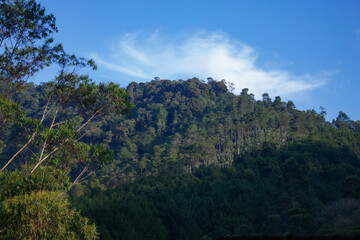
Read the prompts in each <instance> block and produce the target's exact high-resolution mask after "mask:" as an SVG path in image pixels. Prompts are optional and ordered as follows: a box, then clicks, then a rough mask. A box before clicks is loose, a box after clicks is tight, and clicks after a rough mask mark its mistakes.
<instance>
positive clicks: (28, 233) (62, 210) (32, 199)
mask: <svg viewBox="0 0 360 240" xmlns="http://www.w3.org/2000/svg"><path fill="white" fill-rule="evenodd" d="M0 217H1V219H2V221H0V229H1V230H0V237H1V238H2V239H97V232H96V227H95V225H94V224H89V222H88V220H87V219H86V218H83V217H82V216H81V215H80V213H79V212H78V211H76V210H71V209H70V203H69V202H68V200H67V198H66V196H65V195H62V193H61V192H54V191H52V192H49V191H33V192H31V193H29V194H24V195H18V196H14V197H11V198H8V199H6V200H4V201H2V202H1V211H0Z"/></svg>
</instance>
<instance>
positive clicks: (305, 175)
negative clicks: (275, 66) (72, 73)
mask: <svg viewBox="0 0 360 240" xmlns="http://www.w3.org/2000/svg"><path fill="white" fill-rule="evenodd" d="M127 92H128V96H129V98H130V100H131V102H132V103H133V107H132V110H131V114H130V115H129V116H124V115H122V116H118V115H115V114H110V115H109V116H107V117H105V118H103V119H101V120H99V121H95V125H94V126H93V127H92V129H91V132H90V133H88V135H86V136H84V138H83V141H84V142H88V143H90V142H91V143H99V144H101V145H103V146H104V148H105V149H111V150H112V156H113V161H112V162H110V163H108V164H106V165H105V166H104V167H102V168H101V169H99V170H97V171H96V172H94V174H93V175H92V176H91V177H90V178H89V180H88V181H85V182H84V183H83V184H77V185H75V186H74V187H73V188H72V189H71V190H70V193H71V196H72V198H71V199H72V201H73V204H74V206H76V207H77V208H78V209H81V210H82V213H83V214H84V215H85V216H87V217H89V218H90V219H91V220H92V221H94V222H95V223H96V225H97V226H98V230H99V232H100V236H101V238H102V239H117V238H121V236H123V237H125V238H126V239H144V238H146V239H148V238H154V239H200V238H202V237H209V238H214V237H217V236H225V235H228V236H241V235H244V234H245V235H277V236H279V235H286V234H294V235H310V234H318V235H333V234H340V235H354V234H355V235H356V234H359V231H360V229H359V227H360V221H359V219H360V200H358V197H360V185H359V184H360V171H359V169H360V158H359V156H360V122H359V121H352V120H350V119H349V117H348V116H347V115H346V114H345V113H343V112H340V113H339V116H338V117H337V118H336V119H335V120H333V122H332V123H330V122H327V121H326V120H325V114H326V112H325V109H323V108H321V109H320V110H321V112H320V113H317V112H316V111H314V110H308V111H300V110H297V109H296V107H295V105H294V103H293V102H291V101H288V102H283V101H281V98H280V97H275V100H272V99H271V98H270V96H269V95H268V94H263V96H262V99H261V100H255V97H254V95H253V94H251V93H249V91H248V89H243V90H242V92H241V94H239V95H236V94H233V93H231V92H230V91H229V90H228V87H227V84H226V82H225V81H215V80H213V79H208V81H207V82H206V83H205V82H204V81H201V80H199V79H196V78H193V79H189V80H186V81H182V80H180V81H170V80H153V81H151V82H148V83H140V84H138V83H135V82H133V83H131V84H129V86H128V87H127ZM14 98H15V99H16V101H17V102H19V103H21V105H22V106H24V107H25V109H26V111H27V114H28V115H29V116H34V117H35V115H36V114H39V113H41V112H42V111H41V108H42V107H43V106H44V105H45V99H46V97H44V85H34V84H28V85H27V88H26V90H24V91H23V92H22V93H20V94H16V95H15V96H14ZM72 114H75V115H76V114H77V113H76V111H75V109H74V112H73V113H72ZM13 131H15V132H16V130H15V128H13ZM13 141H15V142H16V138H15V139H14V140H13ZM10 145H11V146H14V145H16V144H10ZM2 157H4V159H6V155H4V154H3V155H2ZM78 171H79V170H78V169H77V168H75V170H73V171H72V172H71V174H70V178H75V177H76V174H77V173H78ZM120 226H121V227H120Z"/></svg>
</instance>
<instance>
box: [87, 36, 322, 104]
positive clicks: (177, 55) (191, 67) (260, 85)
mask: <svg viewBox="0 0 360 240" xmlns="http://www.w3.org/2000/svg"><path fill="white" fill-rule="evenodd" d="M179 39H180V40H179ZM258 56H259V53H258V52H257V51H256V50H255V49H254V48H252V47H251V46H248V45H246V44H243V43H241V42H239V41H236V40H234V39H231V38H230V37H229V36H228V35H227V34H225V33H224V32H221V31H218V32H207V31H198V32H196V33H195V34H192V35H190V36H189V35H188V36H186V37H185V38H182V39H181V36H178V37H173V38H170V37H164V36H161V33H160V32H158V31H157V32H155V33H153V34H151V35H150V36H148V37H146V38H144V37H143V35H142V34H141V33H127V34H124V35H123V36H122V38H121V39H120V40H119V42H118V43H117V45H115V46H114V47H113V48H112V54H111V56H104V57H99V56H98V55H95V54H94V55H92V57H93V58H94V59H95V61H96V62H97V63H98V64H99V65H100V66H103V67H104V68H107V69H109V70H111V71H115V72H119V73H121V74H125V75H128V76H132V77H135V78H138V80H140V81H149V80H151V79H153V77H155V76H159V77H160V78H162V79H187V78H191V77H198V78H200V79H206V78H207V77H212V78H214V79H217V80H221V79H226V81H228V82H232V83H234V84H235V92H236V93H239V92H240V91H241V89H242V88H249V90H250V92H252V93H254V94H255V96H256V97H258V98H259V97H260V96H261V94H262V93H265V92H267V93H269V94H270V95H271V96H277V95H280V96H289V94H293V93H298V92H303V91H307V90H311V89H314V88H317V87H319V86H321V85H323V84H324V83H325V80H324V78H326V74H324V75H322V76H312V75H309V74H305V75H301V76H300V75H295V74H293V73H291V72H289V71H286V70H279V69H268V68H267V69H265V68H261V67H259V66H257V64H256V61H257V59H258ZM104 59H106V60H104Z"/></svg>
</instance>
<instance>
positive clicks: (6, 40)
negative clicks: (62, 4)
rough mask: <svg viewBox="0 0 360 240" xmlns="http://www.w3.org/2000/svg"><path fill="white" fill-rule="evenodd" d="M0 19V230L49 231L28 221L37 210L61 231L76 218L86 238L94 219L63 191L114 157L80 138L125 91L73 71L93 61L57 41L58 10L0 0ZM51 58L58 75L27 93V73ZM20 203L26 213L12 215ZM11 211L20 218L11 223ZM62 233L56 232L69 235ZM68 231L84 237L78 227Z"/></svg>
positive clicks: (122, 105) (121, 105) (123, 105)
mask: <svg viewBox="0 0 360 240" xmlns="http://www.w3.org/2000/svg"><path fill="white" fill-rule="evenodd" d="M0 26H1V31H0V50H1V52H0V121H1V123H2V125H1V129H0V131H1V139H0V149H1V151H2V158H1V161H0V168H1V170H0V184H1V190H0V204H1V205H2V207H1V208H2V211H1V213H0V215H1V218H0V219H1V220H0V222H1V224H0V235H1V236H2V237H8V238H14V237H16V236H18V235H16V234H17V233H21V234H25V235H23V236H26V235H27V236H33V237H34V238H38V237H39V238H42V237H49V236H52V235H51V234H53V233H51V234H50V232H48V230H46V229H45V228H44V229H42V230H39V231H42V232H41V233H34V232H32V230H31V229H32V227H31V224H30V225H29V224H26V223H29V222H32V221H33V218H39V221H40V222H46V221H50V222H52V223H53V224H55V225H54V228H58V227H60V228H61V229H63V230H64V229H65V230H64V231H65V232H66V231H67V230H66V229H73V228H77V227H75V225H76V224H78V225H77V226H78V227H80V228H79V229H81V228H82V227H84V231H87V233H86V234H85V235H86V236H87V237H85V238H96V231H95V226H94V225H87V220H84V219H82V218H81V217H80V215H79V213H76V212H74V210H71V211H70V210H69V204H68V203H67V202H66V201H67V200H66V192H67V190H68V189H69V188H71V187H72V186H73V185H74V184H77V183H79V182H81V181H82V179H84V178H86V177H87V176H89V175H91V174H92V173H93V171H94V170H95V169H97V168H98V167H99V166H101V165H103V164H104V163H105V162H108V161H110V160H111V159H112V155H111V151H110V150H109V149H108V148H107V146H104V145H101V144H91V143H89V142H87V143H85V142H83V141H82V139H83V137H84V136H85V135H86V134H88V133H89V132H91V131H94V130H95V125H94V124H92V123H96V122H98V120H99V119H101V118H103V117H104V116H106V115H107V114H110V113H114V114H122V113H128V112H129V110H130V107H131V106H130V103H129V100H128V97H127V92H126V90H125V89H122V88H120V87H119V85H118V84H114V83H108V84H105V83H100V84H97V83H95V82H94V81H92V80H91V79H90V78H89V77H88V76H87V75H80V74H78V73H77V70H78V69H79V68H82V67H86V66H90V67H92V68H93V69H96V65H95V64H94V63H93V61H92V60H86V59H84V58H78V57H76V56H75V55H69V54H67V53H66V52H65V51H64V50H63V48H62V46H61V44H55V43H54V38H53V33H54V32H56V31H57V28H56V25H55V17H54V16H53V15H52V14H46V13H45V9H44V8H43V7H41V6H40V4H37V3H36V2H35V1H33V0H2V1H1V4H0ZM52 63H55V64H57V65H58V66H59V73H58V75H57V76H56V77H55V78H54V80H52V81H49V82H47V83H44V84H42V85H40V86H38V87H37V91H38V95H37V96H36V95H35V96H26V94H27V93H29V91H28V89H27V88H31V87H32V85H29V84H27V83H26V82H27V80H28V79H30V78H31V77H32V76H34V74H35V73H37V72H38V71H40V70H41V69H43V68H44V67H46V66H49V65H50V64H52ZM20 95H21V97H20V98H19V96H20ZM24 95H25V97H26V98H30V102H31V104H32V107H33V108H32V109H29V108H27V105H28V104H29V101H23V100H24ZM64 194H65V195H64ZM56 196H58V197H56ZM32 204H35V205H37V206H42V208H43V209H42V210H44V211H45V210H46V209H47V208H49V209H53V210H54V209H55V208H56V209H57V210H54V211H55V212H56V211H60V212H61V213H59V216H63V217H61V219H59V221H60V222H61V224H65V225H66V226H63V227H61V226H60V225H58V226H56V225H57V222H56V221H52V220H49V219H47V218H48V216H47V215H44V214H42V212H41V211H39V210H40V209H38V208H37V207H34V206H33V205H32ZM57 207H58V208H57ZM24 209H27V211H28V212H29V213H30V214H29V215H22V216H21V217H20V215H19V218H17V216H10V215H9V214H12V213H15V212H18V213H19V214H20V213H21V212H22V211H24ZM46 211H48V210H46ZM49 211H50V210H49ZM9 218H14V219H15V220H16V219H18V220H16V221H17V222H16V224H15V225H14V224H13V223H11V222H9ZM66 219H69V220H66ZM15 220H14V221H15ZM60 222H59V224H60ZM74 224H75V225H74ZM69 231H70V230H69ZM14 234H15V235H14ZM49 234H50V235H49ZM54 234H55V235H54V236H56V234H60V233H54ZM61 234H62V233H61ZM61 234H60V235H57V237H60V238H61V236H70V235H61ZM64 234H65V233H64ZM69 234H74V235H71V236H72V237H73V238H84V236H83V235H81V234H83V233H81V234H80V233H79V232H76V231H75V232H71V231H70V232H69ZM79 234H80V235H79Z"/></svg>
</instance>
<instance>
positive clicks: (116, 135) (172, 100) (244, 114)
mask: <svg viewBox="0 0 360 240" xmlns="http://www.w3.org/2000/svg"><path fill="white" fill-rule="evenodd" d="M127 89H128V94H129V96H130V98H131V101H132V102H133V104H134V107H133V110H132V116H130V117H126V118H125V119H124V118H121V117H115V116H113V117H108V118H106V119H105V121H106V123H105V124H103V126H104V127H103V128H101V129H99V130H97V131H96V132H94V133H93V134H92V135H91V137H89V139H88V140H89V141H90V140H91V141H97V142H101V143H104V144H107V145H108V146H109V147H110V149H112V150H113V151H114V156H115V161H114V162H113V163H111V164H109V165H107V166H106V167H105V168H104V169H103V171H102V173H100V174H98V176H99V178H101V182H102V184H105V186H106V187H112V186H115V185H117V184H118V183H119V182H122V181H128V180H131V179H135V178H138V177H141V176H148V175H152V174H157V173H159V172H161V171H163V170H164V171H166V172H168V173H169V172H178V171H180V172H188V173H191V172H192V171H193V170H194V169H196V168H198V167H199V166H201V165H205V166H207V165H210V164H215V165H218V166H221V167H227V166H231V165H232V164H233V163H234V161H236V160H237V159H239V158H241V157H242V156H243V155H244V154H246V153H249V152H252V151H255V150H260V149H262V148H263V147H264V146H272V147H281V146H283V145H284V144H287V143H291V142H294V141H296V140H299V139H308V140H313V141H320V142H322V143H324V144H326V145H328V146H332V147H345V146H346V147H348V148H350V149H351V151H353V152H354V153H355V154H360V142H359V141H360V139H359V133H360V122H359V121H351V120H350V119H349V118H348V117H347V116H346V114H345V113H342V112H340V114H339V117H338V118H337V119H335V120H334V122H333V123H329V122H326V120H325V118H324V116H325V114H326V112H325V110H324V109H320V111H321V112H320V113H316V111H314V110H308V111H300V110H297V109H296V107H295V105H294V103H293V102H292V101H289V102H283V101H282V100H281V98H280V97H275V99H274V100H272V99H271V97H270V96H269V95H268V94H266V93H265V94H263V96H262V100H255V98H254V95H253V94H251V93H250V92H249V91H248V89H243V90H242V92H241V94H239V95H235V94H233V93H230V92H229V91H228V90H227V87H226V85H225V83H224V81H223V82H221V81H220V82H218V81H214V80H212V79H209V82H208V83H205V82H203V81H200V80H198V79H196V78H194V79H189V80H187V81H181V80H180V81H169V80H154V81H151V82H149V83H140V84H137V83H135V82H133V83H131V84H130V85H129V86H128V88H127Z"/></svg>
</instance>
